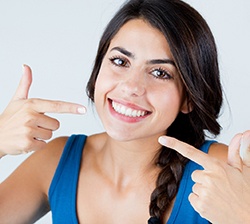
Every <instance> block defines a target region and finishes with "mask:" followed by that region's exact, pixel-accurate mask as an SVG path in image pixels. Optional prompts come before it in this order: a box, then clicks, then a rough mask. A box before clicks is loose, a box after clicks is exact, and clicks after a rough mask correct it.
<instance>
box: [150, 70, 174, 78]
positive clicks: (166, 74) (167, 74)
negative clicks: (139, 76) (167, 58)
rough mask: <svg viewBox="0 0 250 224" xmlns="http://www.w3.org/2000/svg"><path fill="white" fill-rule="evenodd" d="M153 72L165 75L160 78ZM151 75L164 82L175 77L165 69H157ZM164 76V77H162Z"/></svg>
mask: <svg viewBox="0 0 250 224" xmlns="http://www.w3.org/2000/svg"><path fill="white" fill-rule="evenodd" d="M153 72H160V73H163V75H160V76H157V75H154V74H153ZM151 74H152V76H153V77H154V78H155V79H162V80H169V79H173V76H172V75H170V74H169V72H168V71H166V70H165V69H164V68H161V67H159V68H157V69H153V70H152V71H151ZM162 76H163V77H162Z"/></svg>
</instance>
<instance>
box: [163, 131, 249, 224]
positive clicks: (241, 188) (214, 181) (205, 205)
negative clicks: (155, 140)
mask: <svg viewBox="0 0 250 224" xmlns="http://www.w3.org/2000/svg"><path fill="white" fill-rule="evenodd" d="M159 141H160V143H161V144H162V145H165V146H167V147H170V148H173V149H174V150H176V151H177V152H179V153H181V154H182V155H183V156H185V157H187V158H189V159H191V160H193V161H194V162H196V163H198V164H200V165H202V166H203V168H204V170H202V171H201V170H196V171H194V172H193V174H192V179H193V181H194V182H195V184H194V186H193V192H192V193H191V194H190V195H189V200H190V203H191V204H192V206H193V207H194V209H195V210H196V211H197V212H199V213H200V215H201V216H202V217H204V218H206V219H207V220H209V221H210V222H211V223H216V224H223V223H229V224H231V223H232V224H234V223H242V224H247V223H250V175H249V172H250V167H249V166H248V165H247V164H249V163H248V162H249V158H250V152H249V151H250V150H249V147H250V131H246V132H244V133H242V134H237V135H236V136H235V137H234V138H233V139H232V141H231V143H230V145H229V151H228V161H227V162H223V161H222V160H219V159H218V158H214V157H212V156H210V155H207V154H205V153H203V152H201V151H199V150H198V149H195V148H194V147H192V146H190V145H188V144H185V143H183V142H180V141H178V140H177V139H174V138H169V137H166V136H164V137H161V138H160V139H159ZM240 151H241V153H242V154H243V155H244V157H243V159H242V158H241V157H240Z"/></svg>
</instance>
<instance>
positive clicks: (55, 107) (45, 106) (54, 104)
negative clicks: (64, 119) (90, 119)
mask: <svg viewBox="0 0 250 224" xmlns="http://www.w3.org/2000/svg"><path fill="white" fill-rule="evenodd" d="M28 107H30V108H32V109H33V110H35V111H37V112H39V113H72V114H84V113H85V112H86V108H85V107H84V106H82V105H80V104H75V103H70V102H64V101H55V100H43V99H31V100H29V104H28Z"/></svg>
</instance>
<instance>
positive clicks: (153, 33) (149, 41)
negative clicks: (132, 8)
mask: <svg viewBox="0 0 250 224" xmlns="http://www.w3.org/2000/svg"><path fill="white" fill-rule="evenodd" d="M116 46H121V47H123V48H125V49H127V50H129V51H131V52H134V51H135V52H134V53H137V52H138V53H142V52H143V54H145V55H151V57H154V54H156V55H155V56H159V55H161V56H162V57H166V56H167V57H168V58H172V54H171V51H170V48H169V44H168V42H167V40H166V38H165V36H164V35H163V34H162V32H161V31H160V30H158V29H156V28H155V27H153V26H151V25H150V24H149V23H148V22H145V21H144V20H142V19H133V20H130V21H128V22H127V23H125V24H124V25H123V26H122V27H121V28H120V30H119V31H118V32H117V34H116V35H115V36H114V38H113V39H112V40H111V42H110V47H109V48H110V49H111V48H113V47H116Z"/></svg>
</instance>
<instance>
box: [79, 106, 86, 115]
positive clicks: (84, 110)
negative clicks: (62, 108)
mask: <svg viewBox="0 0 250 224" xmlns="http://www.w3.org/2000/svg"><path fill="white" fill-rule="evenodd" d="M77 112H78V113H79V114H85V113H86V108H85V107H78V108H77Z"/></svg>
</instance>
